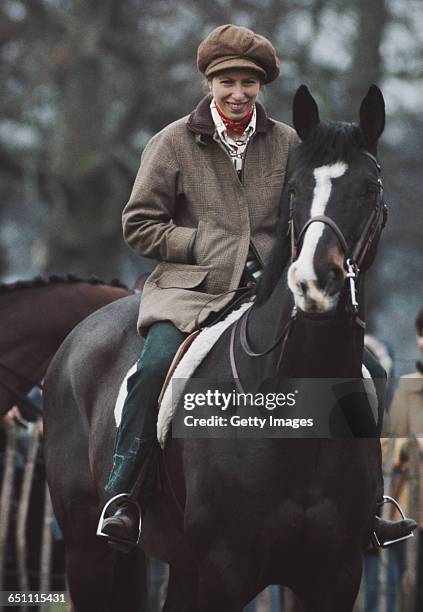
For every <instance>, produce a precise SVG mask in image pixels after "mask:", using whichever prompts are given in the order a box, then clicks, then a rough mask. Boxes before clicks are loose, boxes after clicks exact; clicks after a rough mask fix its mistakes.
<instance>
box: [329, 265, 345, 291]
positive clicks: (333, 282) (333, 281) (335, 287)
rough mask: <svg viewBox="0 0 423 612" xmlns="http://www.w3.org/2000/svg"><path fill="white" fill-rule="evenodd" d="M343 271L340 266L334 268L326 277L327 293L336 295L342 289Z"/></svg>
mask: <svg viewBox="0 0 423 612" xmlns="http://www.w3.org/2000/svg"><path fill="white" fill-rule="evenodd" d="M342 280H343V277H342V271H341V269H340V268H339V267H338V266H332V268H331V269H330V270H329V272H328V274H327V277H326V291H327V292H328V293H329V294H332V295H333V294H335V293H337V292H338V291H339V290H340V289H341V285H342Z"/></svg>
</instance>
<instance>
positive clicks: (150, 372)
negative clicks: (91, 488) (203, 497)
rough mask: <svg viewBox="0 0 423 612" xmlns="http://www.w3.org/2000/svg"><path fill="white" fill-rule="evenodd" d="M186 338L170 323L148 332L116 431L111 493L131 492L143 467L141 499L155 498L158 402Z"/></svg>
mask: <svg viewBox="0 0 423 612" xmlns="http://www.w3.org/2000/svg"><path fill="white" fill-rule="evenodd" d="M187 335H188V334H185V333H183V332H181V331H179V329H177V328H176V327H175V326H174V325H173V323H171V322H170V321H159V322H158V323H154V324H153V325H152V326H151V327H150V329H149V330H148V332H147V336H146V339H145V342H144V346H143V349H142V351H141V355H140V358H139V359H138V362H137V371H136V372H134V374H132V376H130V378H128V383H127V391H128V393H127V396H126V399H125V403H124V405H123V410H122V420H121V423H120V425H119V428H118V430H117V432H116V438H115V447H114V453H113V467H112V471H111V473H110V476H109V481H108V483H107V484H106V486H105V489H106V491H107V492H108V493H111V494H113V495H117V494H119V493H129V492H130V491H131V489H132V487H133V486H134V484H135V482H136V481H137V478H138V475H139V474H140V471H141V467H143V470H146V473H145V477H144V478H143V481H142V483H141V489H140V491H139V493H138V496H139V498H141V499H148V498H149V497H151V496H152V495H153V493H154V489H155V484H156V470H157V462H158V458H159V452H160V448H159V444H158V442H157V417H158V407H157V400H158V398H159V395H160V391H161V388H162V385H163V382H164V379H165V376H166V374H167V371H168V369H169V367H170V364H171V363H172V360H173V358H174V356H175V354H176V352H177V350H178V348H179V346H180V345H181V343H182V342H183V340H184V339H185V338H186V337H187ZM146 460H148V463H149V465H147V466H146V465H144V462H145V461H146ZM137 487H138V485H137Z"/></svg>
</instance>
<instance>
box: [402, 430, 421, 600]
mask: <svg viewBox="0 0 423 612" xmlns="http://www.w3.org/2000/svg"><path fill="white" fill-rule="evenodd" d="M409 483H410V484H409V486H410V497H409V508H408V515H409V516H410V517H411V518H414V519H416V520H417V519H418V517H419V505H420V499H419V497H420V495H419V491H420V449H419V444H418V442H417V440H416V438H412V439H410V440H409ZM417 554H418V535H417V534H415V535H414V538H410V539H409V540H407V547H406V564H405V571H404V574H403V577H402V585H401V586H402V606H401V612H415V606H416V604H415V602H416V582H417V572H416V570H417Z"/></svg>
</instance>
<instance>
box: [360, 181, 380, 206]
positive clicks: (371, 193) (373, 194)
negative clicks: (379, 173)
mask: <svg viewBox="0 0 423 612" xmlns="http://www.w3.org/2000/svg"><path fill="white" fill-rule="evenodd" d="M378 193H379V190H378V188H377V187H376V185H369V186H368V187H367V189H366V192H365V194H364V196H363V197H364V199H365V200H366V201H367V202H371V203H373V202H375V201H376V198H377V196H378Z"/></svg>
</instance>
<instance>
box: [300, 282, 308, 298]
mask: <svg viewBox="0 0 423 612" xmlns="http://www.w3.org/2000/svg"><path fill="white" fill-rule="evenodd" d="M300 289H301V292H302V293H303V294H304V295H305V294H306V293H307V283H306V282H304V281H301V282H300Z"/></svg>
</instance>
